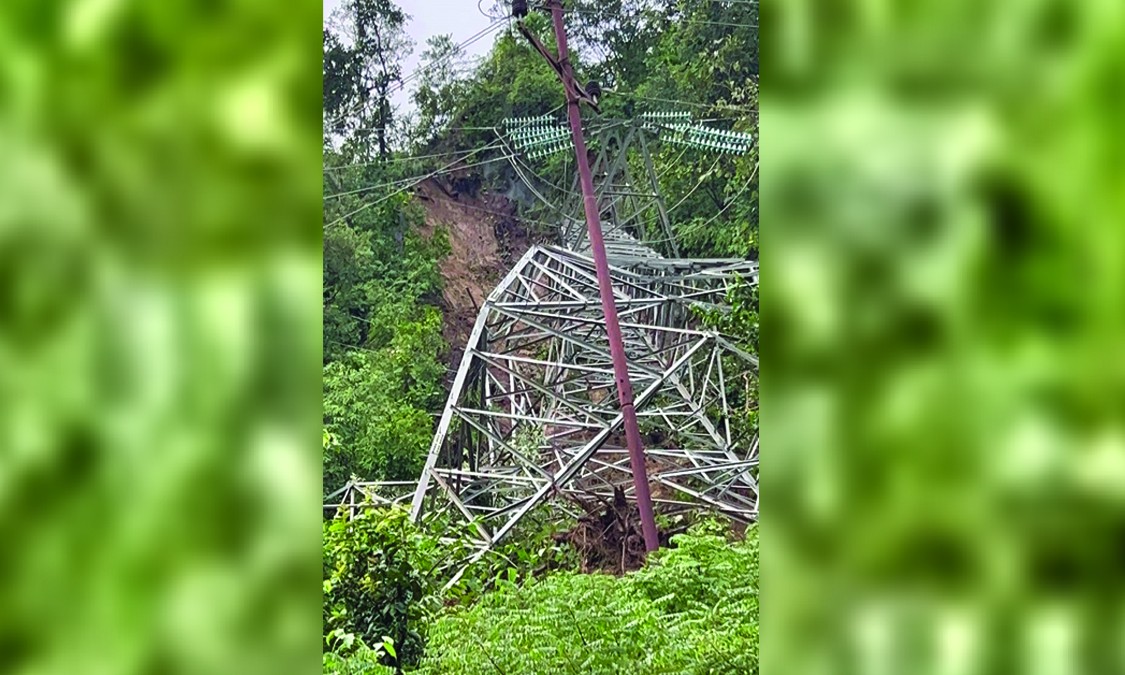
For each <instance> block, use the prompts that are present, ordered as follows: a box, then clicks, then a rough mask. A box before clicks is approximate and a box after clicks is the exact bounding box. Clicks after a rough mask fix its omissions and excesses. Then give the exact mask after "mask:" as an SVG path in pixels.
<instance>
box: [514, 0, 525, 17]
mask: <svg viewBox="0 0 1125 675" xmlns="http://www.w3.org/2000/svg"><path fill="white" fill-rule="evenodd" d="M512 16H514V17H516V18H517V19H522V18H523V17H525V16H527V0H512Z"/></svg>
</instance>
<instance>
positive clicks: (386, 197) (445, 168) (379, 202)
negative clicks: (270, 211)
mask: <svg viewBox="0 0 1125 675" xmlns="http://www.w3.org/2000/svg"><path fill="white" fill-rule="evenodd" d="M484 149H485V148H481V149H480V150H476V151H475V152H480V151H483V150H484ZM499 159H506V157H497V158H494V159H491V160H488V161H490V162H493V161H497V160H499ZM456 163H457V162H453V163H452V164H448V165H446V166H444V167H442V168H441V169H438V170H437V171H434V172H433V173H430V174H427V175H425V176H422V177H421V178H419V179H418V180H416V181H414V182H413V183H410V184H409V185H406V186H404V187H402V188H399V189H398V190H395V191H394V192H392V193H390V194H388V195H385V196H384V197H382V198H381V199H378V200H376V201H373V202H368V203H366V204H364V205H363V206H361V207H359V208H358V209H355V210H354V211H350V212H348V213H345V214H344V215H342V216H340V217H339V218H336V219H335V220H332V221H331V222H329V223H326V224H325V227H328V226H329V225H334V224H336V223H338V222H340V221H342V220H346V219H348V218H350V217H352V216H354V215H356V214H357V213H359V212H361V211H363V210H365V209H369V208H371V207H372V206H378V205H379V204H382V203H383V202H385V201H387V200H388V199H390V198H391V197H394V196H395V195H398V194H401V193H403V192H405V191H406V190H409V189H410V188H412V187H414V186H415V185H417V184H419V183H421V182H422V181H425V180H428V179H430V178H433V177H434V176H437V175H438V174H441V173H443V172H445V171H447V170H448V169H450V168H451V167H453V165H454V164H456Z"/></svg>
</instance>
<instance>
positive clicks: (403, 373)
mask: <svg viewBox="0 0 1125 675" xmlns="http://www.w3.org/2000/svg"><path fill="white" fill-rule="evenodd" d="M328 159H329V161H330V162H331V163H332V164H334V165H336V166H342V165H344V164H346V162H344V161H342V159H343V158H342V157H341V156H339V155H336V154H334V153H331V152H330V153H328ZM330 168H331V167H330ZM326 173H327V174H328V175H329V177H330V179H331V181H332V187H333V189H332V191H331V194H341V195H342V196H340V197H338V198H335V199H329V200H326V202H325V223H326V224H325V228H324V372H323V382H324V425H325V427H326V428H327V429H328V430H329V431H331V432H332V433H333V434H334V436H335V438H336V440H337V443H335V444H333V445H332V446H331V447H330V448H328V449H326V452H325V461H324V489H325V490H326V491H331V490H334V489H336V488H338V487H339V486H340V485H342V484H343V483H344V482H346V481H347V480H348V478H349V477H350V476H352V475H356V476H359V477H362V478H368V479H412V478H416V477H417V476H418V472H419V470H420V469H421V462H422V460H423V458H424V456H425V452H426V448H427V447H428V445H429V441H430V436H431V434H432V430H433V423H432V418H431V413H432V412H434V411H435V410H436V409H437V407H438V406H439V405H440V402H441V399H442V396H443V391H442V387H441V383H442V380H443V376H444V374H445V365H444V363H443V362H442V359H441V356H442V355H443V353H444V351H445V344H444V342H443V340H442V337H441V313H440V311H439V310H438V309H437V308H436V307H435V306H433V304H432V303H433V302H435V301H436V299H437V298H438V296H439V293H440V289H441V275H440V272H439V271H438V262H439V261H440V260H441V259H442V258H443V257H444V256H445V255H447V254H448V252H449V243H448V241H447V239H446V237H445V234H444V232H443V231H441V230H438V231H437V232H435V233H434V234H433V235H432V236H431V237H429V238H426V237H423V236H421V235H420V234H419V233H418V227H419V225H420V224H421V222H422V219H421V213H420V211H419V210H418V209H417V207H415V206H412V205H409V204H407V203H406V202H405V201H404V200H403V199H401V198H395V199H388V200H386V201H385V202H383V203H381V204H378V205H375V206H371V207H367V208H365V205H364V202H363V201H362V200H363V199H365V197H364V195H363V194H362V193H358V194H354V195H353V194H346V193H349V192H352V191H354V190H363V186H365V185H368V184H369V181H372V180H375V181H377V182H378V181H386V180H390V179H391V178H392V176H393V174H392V173H391V172H389V171H384V170H382V169H380V168H370V167H365V168H356V169H351V168H343V169H342V170H340V171H335V170H333V171H330V172H326Z"/></svg>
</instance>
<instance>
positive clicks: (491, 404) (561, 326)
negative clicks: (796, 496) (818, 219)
mask: <svg viewBox="0 0 1125 675" xmlns="http://www.w3.org/2000/svg"><path fill="white" fill-rule="evenodd" d="M616 262H617V263H618V264H615V265H614V266H613V267H612V269H611V273H612V276H613V281H614V288H615V289H616V290H617V291H618V293H619V297H618V307H619V310H620V312H621V315H622V323H621V327H622V332H623V337H624V339H625V345H626V349H627V351H628V352H629V357H630V377H631V379H632V380H633V382H634V385H635V387H636V389H637V391H638V396H637V401H636V405H637V414H638V417H639V418H640V420H641V422H642V426H643V427H644V428H645V429H646V431H648V432H650V437H649V441H648V445H649V448H650V451H649V452H648V463H649V471H650V473H651V475H652V480H653V482H654V483H658V484H660V485H662V486H664V487H665V488H667V489H666V490H662V491H658V494H656V495H654V497H655V500H656V501H657V502H658V503H664V504H668V505H675V506H680V507H682V506H684V505H685V504H689V503H696V504H698V503H703V504H706V505H708V507H709V508H714V509H718V510H719V511H721V512H723V513H726V514H727V515H729V516H731V517H734V518H737V519H740V520H744V521H752V520H754V519H756V517H757V508H758V485H757V479H756V472H757V463H758V453H757V443H756V442H755V443H753V444H752V445H751V447H745V448H743V447H738V445H737V442H736V440H735V439H733V438H732V437H731V432H730V424H729V421H728V419H727V415H728V413H729V411H728V409H727V400H726V386H727V382H726V378H727V376H726V372H727V369H729V368H730V367H732V366H735V365H737V364H738V363H739V362H742V364H743V368H746V367H752V366H753V362H752V361H750V360H749V359H750V357H749V355H747V354H745V353H744V352H742V351H741V350H738V349H737V348H734V347H733V346H732V345H731V344H730V343H729V341H728V340H726V339H724V338H723V336H721V335H719V334H718V333H715V332H714V331H709V330H706V329H704V328H702V327H701V325H700V321H699V320H698V318H697V312H696V311H695V310H696V308H698V307H707V306H710V307H719V306H722V305H723V303H724V302H725V298H726V294H727V291H728V290H729V289H730V288H731V286H733V285H734V284H735V283H737V282H738V280H740V279H744V280H747V281H749V282H750V283H756V282H757V275H758V267H757V264H756V263H754V262H750V261H742V260H711V261H697V260H666V259H657V260H653V261H649V260H646V259H638V258H634V257H629V258H628V259H626V260H624V261H621V260H618V261H616ZM613 386H614V381H613V370H612V367H611V364H610V358H609V346H608V343H607V338H606V334H605V330H604V328H603V326H602V323H601V311H600V306H599V304H598V296H597V288H596V286H595V285H594V282H593V261H592V260H591V259H590V258H589V257H587V256H585V255H583V254H581V253H578V252H575V251H568V250H565V249H562V248H555V247H534V248H532V249H531V250H530V251H528V252H527V253H526V254H525V255H524V256H523V258H521V259H520V261H519V262H518V263H517V264H516V265H515V267H514V268H513V269H512V271H511V272H510V273H509V274H508V276H507V277H506V278H505V279H504V281H503V282H501V284H500V285H499V286H497V287H496V289H495V290H494V291H493V292H492V293H491V294H490V295H489V297H488V298H487V299H486V301H485V303H484V305H483V306H482V308H481V310H480V314H479V316H478V317H477V322H476V329H475V330H474V331H473V336H472V338H471V340H470V344H469V345H468V347H467V348H466V350H465V353H464V355H463V357H462V360H461V364H460V367H459V368H458V371H457V376H456V379H455V383H454V389H453V391H452V392H451V394H450V397H449V400H448V401H447V404H446V407H445V410H444V411H443V413H442V416H441V419H440V421H439V423H438V432H437V434H436V435H435V437H434V440H433V444H432V445H431V447H430V453H429V456H428V458H427V462H426V466H425V469H424V471H423V474H422V477H421V480H420V481H419V483H418V485H417V488H416V490H415V492H414V495H413V499H412V511H413V515H414V516H415V517H416V518H417V517H419V516H420V515H421V513H422V512H423V510H440V511H444V512H445V513H447V514H450V515H452V516H454V517H458V518H462V519H464V520H467V521H472V522H474V523H476V524H477V525H478V526H479V527H478V533H479V534H480V540H479V543H480V545H481V547H482V549H484V548H487V547H489V546H492V545H494V544H496V543H498V542H499V541H501V540H502V539H503V538H504V537H505V536H506V535H507V534H508V533H510V532H511V531H512V529H513V528H514V527H516V525H517V524H518V523H519V521H520V519H522V518H523V517H524V516H526V515H527V514H528V513H529V512H531V511H532V510H533V509H534V508H536V507H537V506H539V505H540V504H543V503H544V502H545V501H547V500H548V499H550V498H551V497H552V496H555V495H558V494H560V493H564V492H570V493H575V494H598V495H602V496H608V495H611V494H612V492H613V490H614V488H622V489H624V490H625V491H626V492H629V491H630V490H631V482H630V478H631V474H630V472H629V465H628V454H627V451H626V450H625V448H624V439H623V437H622V433H621V421H622V419H621V415H620V413H619V411H618V410H617V403H616V399H615V398H614V397H613V395H612V393H613ZM654 439H657V440H654Z"/></svg>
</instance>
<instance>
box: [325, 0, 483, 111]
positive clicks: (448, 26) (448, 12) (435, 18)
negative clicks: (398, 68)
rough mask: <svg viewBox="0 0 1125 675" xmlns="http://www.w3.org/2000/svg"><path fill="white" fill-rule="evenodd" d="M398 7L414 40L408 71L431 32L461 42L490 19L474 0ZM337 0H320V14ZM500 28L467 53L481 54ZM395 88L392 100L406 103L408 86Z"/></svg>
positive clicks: (401, 0) (404, 2) (407, 1)
mask: <svg viewBox="0 0 1125 675" xmlns="http://www.w3.org/2000/svg"><path fill="white" fill-rule="evenodd" d="M397 2H398V4H399V6H400V7H402V9H403V11H405V12H406V13H407V14H408V15H409V16H410V19H409V20H408V21H407V22H406V33H407V35H409V36H410V39H411V40H412V41H413V42H414V51H413V52H412V53H411V54H410V56H408V57H407V58H406V61H405V63H404V64H403V69H402V70H403V73H404V74H405V75H407V76H409V75H410V74H412V73H413V72H414V71H415V70H416V69H417V68H418V64H419V61H420V60H421V56H422V51H423V50H425V48H426V40H427V39H429V38H431V37H433V36H434V35H443V34H446V35H452V36H453V42H454V43H456V44H461V43H462V42H464V41H465V40H466V39H468V38H471V37H473V36H474V35H476V34H477V33H478V32H480V31H481V30H482V29H484V28H485V27H487V26H488V24H489V23H491V22H492V19H490V18H489V17H487V16H485V15H484V14H483V13H482V12H481V10H480V9H478V8H477V0H397ZM491 4H492V2H491V0H482V1H481V7H483V8H484V9H485V10H488V9H489V6H490V5H491ZM339 5H340V0H324V16H325V18H327V17H328V15H329V14H331V13H332V11H334V10H335V9H336V8H337V7H338V6H339ZM500 32H501V31H500V30H497V31H496V32H495V33H493V34H490V35H487V36H485V37H484V38H482V39H480V40H477V41H476V42H475V43H473V44H472V45H469V46H467V47H466V48H465V55H466V56H467V57H476V56H483V55H484V54H487V53H488V50H489V49H490V48H491V47H492V42H493V40H495V39H496V35H498V34H499V33H500ZM412 85H413V82H411V83H410V84H409V85H408V86H407V87H406V90H404V91H400V92H398V93H397V94H396V95H394V96H392V99H393V100H394V103H395V104H396V105H399V106H407V104H408V103H409V91H408V90H409V89H410V88H411V86H412Z"/></svg>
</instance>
